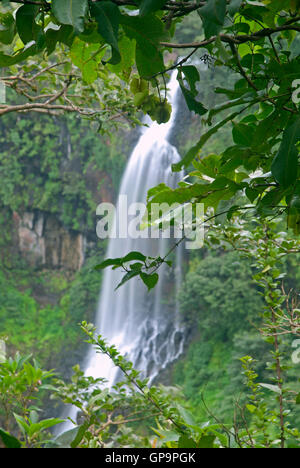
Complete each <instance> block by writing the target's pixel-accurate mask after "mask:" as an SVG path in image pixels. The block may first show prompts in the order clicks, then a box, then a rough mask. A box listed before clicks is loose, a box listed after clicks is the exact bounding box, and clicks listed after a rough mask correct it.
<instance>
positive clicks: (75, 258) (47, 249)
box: [13, 211, 86, 271]
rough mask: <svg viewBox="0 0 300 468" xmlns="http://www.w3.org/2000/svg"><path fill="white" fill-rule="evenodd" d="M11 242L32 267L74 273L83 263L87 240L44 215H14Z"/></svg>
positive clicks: (36, 213) (37, 213) (55, 219)
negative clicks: (12, 241)
mask: <svg viewBox="0 0 300 468" xmlns="http://www.w3.org/2000/svg"><path fill="white" fill-rule="evenodd" d="M13 220H14V234H15V235H14V238H15V239H14V240H15V244H16V246H17V249H18V252H19V255H21V257H22V258H24V259H25V260H26V261H27V262H28V263H29V264H30V265H31V266H32V267H36V268H40V267H44V268H48V269H56V268H57V269H60V268H63V269H64V270H68V271H77V270H79V269H80V268H81V266H82V265H83V263H84V256H85V246H86V238H85V236H84V235H83V234H81V233H78V232H75V231H71V230H69V229H68V230H67V229H66V228H65V227H64V226H63V225H62V224H61V223H60V222H59V220H58V219H57V218H56V217H55V216H54V215H53V214H49V213H45V212H39V211H35V212H30V211H27V212H25V213H23V214H19V213H17V212H14V213H13Z"/></svg>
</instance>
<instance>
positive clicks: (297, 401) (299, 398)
mask: <svg viewBox="0 0 300 468" xmlns="http://www.w3.org/2000/svg"><path fill="white" fill-rule="evenodd" d="M296 404H297V405H300V393H298V395H297V396H296Z"/></svg>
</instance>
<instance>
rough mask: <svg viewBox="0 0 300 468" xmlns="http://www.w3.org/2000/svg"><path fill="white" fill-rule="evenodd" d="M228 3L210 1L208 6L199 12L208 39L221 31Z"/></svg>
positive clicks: (218, 0) (215, 0)
mask: <svg viewBox="0 0 300 468" xmlns="http://www.w3.org/2000/svg"><path fill="white" fill-rule="evenodd" d="M226 3H227V1H226V0H208V1H207V4H206V5H205V6H203V7H202V8H200V9H199V10H198V14H199V15H200V16H201V18H202V21H203V27H204V32H205V37H206V39H209V38H210V37H211V36H215V35H217V34H218V33H219V32H220V31H221V29H222V27H223V24H224V20H225V14H226Z"/></svg>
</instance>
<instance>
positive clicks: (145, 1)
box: [140, 0, 166, 16]
mask: <svg viewBox="0 0 300 468" xmlns="http://www.w3.org/2000/svg"><path fill="white" fill-rule="evenodd" d="M165 3H166V0H142V1H141V3H140V16H145V15H149V13H153V12H154V11H157V10H160V9H161V8H162V7H163V6H164V4H165Z"/></svg>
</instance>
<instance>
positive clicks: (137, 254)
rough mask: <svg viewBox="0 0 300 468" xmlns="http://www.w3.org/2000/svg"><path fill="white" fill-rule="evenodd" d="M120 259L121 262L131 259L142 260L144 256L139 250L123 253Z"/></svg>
mask: <svg viewBox="0 0 300 468" xmlns="http://www.w3.org/2000/svg"><path fill="white" fill-rule="evenodd" d="M121 260H122V263H126V262H130V261H132V260H140V261H141V262H144V261H145V260H146V257H145V255H143V254H142V253H141V252H136V251H132V252H129V254H127V255H125V257H123V258H122V259H121Z"/></svg>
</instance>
